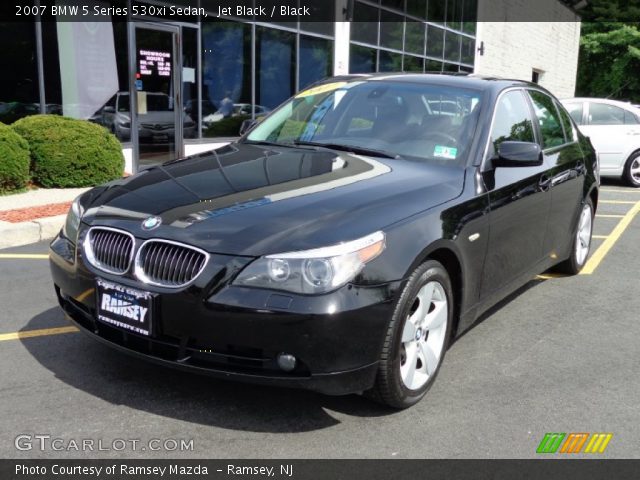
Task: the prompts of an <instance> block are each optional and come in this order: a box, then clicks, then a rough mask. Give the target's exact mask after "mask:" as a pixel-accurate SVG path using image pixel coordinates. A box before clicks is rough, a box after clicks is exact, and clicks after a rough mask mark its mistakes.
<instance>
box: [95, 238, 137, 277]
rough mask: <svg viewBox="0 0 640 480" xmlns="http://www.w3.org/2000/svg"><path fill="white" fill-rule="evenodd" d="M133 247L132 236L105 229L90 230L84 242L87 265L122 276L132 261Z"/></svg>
mask: <svg viewBox="0 0 640 480" xmlns="http://www.w3.org/2000/svg"><path fill="white" fill-rule="evenodd" d="M133 246H134V239H133V235H131V234H130V233H127V232H124V231H122V230H117V229H113V228H106V227H94V228H91V229H90V230H89V232H88V233H87V236H86V238H85V242H84V247H85V248H84V250H85V254H86V257H87V260H88V261H89V263H91V264H92V265H93V266H94V267H96V268H99V269H100V270H103V271H105V272H108V273H113V274H115V275H122V274H124V273H126V272H127V270H129V266H130V265H131V260H132V259H133Z"/></svg>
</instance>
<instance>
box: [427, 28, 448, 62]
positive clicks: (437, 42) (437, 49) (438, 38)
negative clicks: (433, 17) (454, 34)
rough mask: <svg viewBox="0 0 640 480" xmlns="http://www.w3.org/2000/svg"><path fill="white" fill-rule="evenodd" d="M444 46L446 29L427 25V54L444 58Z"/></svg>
mask: <svg viewBox="0 0 640 480" xmlns="http://www.w3.org/2000/svg"><path fill="white" fill-rule="evenodd" d="M443 48H444V30H443V29H442V28H438V27H434V26H433V25H429V27H427V55H428V56H430V57H436V58H442V56H443Z"/></svg>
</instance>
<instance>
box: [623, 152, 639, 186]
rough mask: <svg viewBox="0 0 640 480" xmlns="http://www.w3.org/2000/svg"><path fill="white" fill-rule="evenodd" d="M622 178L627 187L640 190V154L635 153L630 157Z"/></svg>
mask: <svg viewBox="0 0 640 480" xmlns="http://www.w3.org/2000/svg"><path fill="white" fill-rule="evenodd" d="M622 178H623V179H624V181H625V182H627V185H629V186H631V187H634V188H640V152H635V153H633V154H632V155H631V156H630V157H629V160H627V163H626V164H625V166H624V174H623V176H622Z"/></svg>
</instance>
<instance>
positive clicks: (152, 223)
mask: <svg viewBox="0 0 640 480" xmlns="http://www.w3.org/2000/svg"><path fill="white" fill-rule="evenodd" d="M161 223H162V219H161V218H160V217H149V218H145V219H144V221H143V222H142V228H143V229H144V230H153V229H154V228H158V227H159V226H160V224H161Z"/></svg>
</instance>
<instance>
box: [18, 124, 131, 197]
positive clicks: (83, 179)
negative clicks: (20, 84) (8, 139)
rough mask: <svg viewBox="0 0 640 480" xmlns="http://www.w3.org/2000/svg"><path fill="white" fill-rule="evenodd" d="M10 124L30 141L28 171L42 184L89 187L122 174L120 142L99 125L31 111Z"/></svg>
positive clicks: (122, 158)
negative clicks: (29, 165) (29, 114)
mask: <svg viewBox="0 0 640 480" xmlns="http://www.w3.org/2000/svg"><path fill="white" fill-rule="evenodd" d="M12 127H13V129H14V130H15V131H16V132H17V133H19V134H20V135H22V136H23V137H24V138H25V139H26V140H27V142H28V143H29V148H30V150H31V174H32V177H33V179H34V180H35V181H36V182H37V183H38V184H40V185H42V186H43V187H48V188H55V187H58V188H69V187H90V186H94V185H99V184H101V183H105V182H108V181H110V180H114V179H116V178H120V177H122V174H123V172H124V156H123V155H122V146H121V145H120V142H119V141H118V139H117V138H116V137H115V136H113V135H112V134H111V133H109V132H108V131H107V130H106V129H105V128H104V127H101V126H100V125H96V124H94V123H91V122H87V121H85V120H75V119H73V118H67V117H61V116H58V115H32V116H29V117H24V118H21V119H20V120H18V121H17V122H15V123H14V124H13V125H12Z"/></svg>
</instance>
